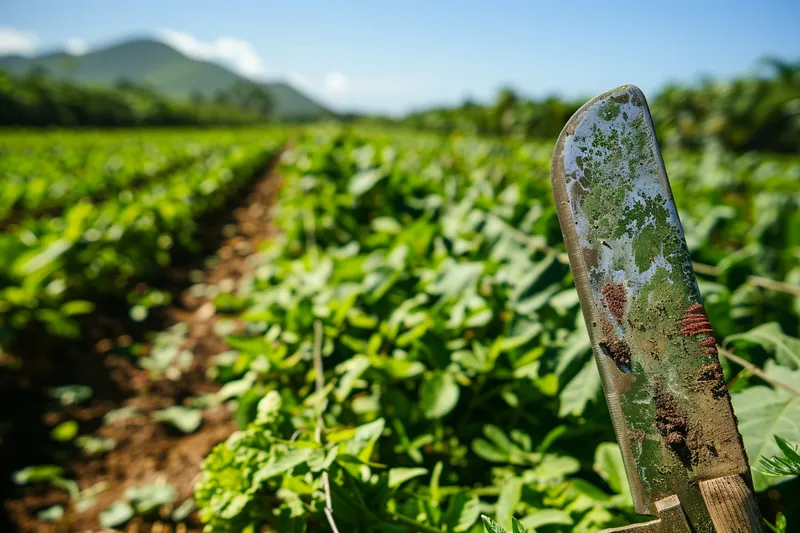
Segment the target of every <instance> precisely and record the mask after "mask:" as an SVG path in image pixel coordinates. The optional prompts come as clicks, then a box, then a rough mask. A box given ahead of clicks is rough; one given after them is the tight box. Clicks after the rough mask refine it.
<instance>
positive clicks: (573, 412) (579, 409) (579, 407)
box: [558, 358, 601, 418]
mask: <svg viewBox="0 0 800 533" xmlns="http://www.w3.org/2000/svg"><path fill="white" fill-rule="evenodd" d="M600 391H601V384H600V373H599V372H598V371H597V365H596V364H595V362H594V358H591V359H589V360H588V361H587V362H586V364H584V365H583V368H581V370H580V372H578V373H577V374H576V375H575V377H574V378H572V379H571V380H570V381H569V383H567V386H566V387H564V388H563V389H562V391H561V394H560V395H559V400H560V405H559V409H558V416H559V417H562V418H565V417H567V416H580V415H582V414H583V412H584V410H585V409H586V406H587V405H588V404H589V403H590V402H593V401H595V400H596V399H597V398H598V396H599V395H600Z"/></svg>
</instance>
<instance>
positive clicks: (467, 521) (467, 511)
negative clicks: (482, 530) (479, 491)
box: [442, 491, 480, 532]
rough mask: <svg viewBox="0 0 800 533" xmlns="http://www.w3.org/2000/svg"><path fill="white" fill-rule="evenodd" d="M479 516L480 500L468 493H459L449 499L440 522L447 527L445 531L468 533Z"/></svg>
mask: <svg viewBox="0 0 800 533" xmlns="http://www.w3.org/2000/svg"><path fill="white" fill-rule="evenodd" d="M479 515H480V500H479V499H478V497H477V496H472V495H470V494H469V493H468V492H466V491H465V492H459V493H457V494H455V495H454V496H452V497H451V498H450V503H449V505H448V506H447V511H445V513H444V515H443V516H442V522H443V523H444V524H445V526H446V527H447V531H453V532H460V531H468V530H469V528H471V527H472V525H473V524H474V523H475V522H477V520H478V516H479Z"/></svg>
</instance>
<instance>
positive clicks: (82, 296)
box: [0, 129, 282, 343]
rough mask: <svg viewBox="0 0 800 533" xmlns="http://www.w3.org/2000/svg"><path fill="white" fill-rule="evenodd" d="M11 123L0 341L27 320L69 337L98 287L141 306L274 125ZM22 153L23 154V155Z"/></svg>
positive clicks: (160, 300)
mask: <svg viewBox="0 0 800 533" xmlns="http://www.w3.org/2000/svg"><path fill="white" fill-rule="evenodd" d="M140 135H142V133H139V134H135V133H134V134H131V133H117V134H111V135H106V134H103V135H100V134H97V133H94V132H87V133H80V134H76V133H72V134H70V135H69V136H67V135H65V134H63V133H60V132H56V133H48V134H45V135H31V134H28V133H15V134H12V135H7V136H6V137H4V139H3V141H2V142H0V171H2V173H3V175H2V179H3V182H4V183H5V184H6V186H5V187H4V189H3V191H2V192H0V212H4V213H5V216H6V217H7V218H6V219H5V225H3V226H0V251H2V253H0V343H2V342H8V341H9V340H13V337H14V335H15V334H16V333H18V332H19V331H21V330H23V329H24V328H25V327H26V326H27V325H28V324H29V323H32V322H35V323H39V324H43V325H44V326H45V328H46V329H47V331H48V332H50V333H51V334H55V335H63V336H77V335H79V334H80V330H79V328H78V325H77V321H76V318H75V317H77V316H79V315H84V314H86V313H90V312H92V311H93V309H94V301H96V300H97V299H98V298H101V297H109V296H111V297H118V298H126V297H127V299H128V300H129V301H130V303H131V305H133V306H135V307H137V308H139V309H140V310H141V312H144V313H145V314H146V312H147V309H148V308H151V307H156V306H159V305H164V304H166V303H168V302H167V300H166V298H165V296H164V294H163V293H159V292H158V291H154V290H153V289H151V288H149V285H148V284H147V282H148V281H152V280H154V279H157V276H158V275H159V273H161V272H162V269H163V268H164V267H166V266H168V265H169V264H171V263H172V262H173V260H174V257H175V256H178V255H180V254H181V253H183V251H185V250H197V249H198V247H199V242H198V237H200V235H199V234H198V232H199V230H200V229H201V226H200V225H199V222H200V221H201V219H202V217H204V216H207V215H208V214H209V213H213V212H214V210H218V209H219V208H221V207H223V206H224V205H225V201H226V200H227V199H228V198H229V197H230V196H231V195H233V194H234V193H236V191H238V190H240V189H241V187H243V186H245V185H247V184H248V182H249V181H250V180H252V179H253V178H254V176H256V175H257V174H258V173H259V172H263V170H264V168H265V166H266V164H267V162H268V161H269V159H270V158H271V157H273V156H274V155H275V153H276V151H277V150H278V147H279V145H280V142H281V140H282V133H270V132H268V131H265V130H249V129H248V130H229V131H227V132H220V131H217V132H213V133H206V132H191V131H172V132H168V133H167V132H164V133H154V134H152V135H148V136H147V139H143V138H141V137H140ZM31 156H33V158H31Z"/></svg>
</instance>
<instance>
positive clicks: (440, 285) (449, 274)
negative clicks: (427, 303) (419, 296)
mask: <svg viewBox="0 0 800 533" xmlns="http://www.w3.org/2000/svg"><path fill="white" fill-rule="evenodd" d="M482 273H483V263H477V262H472V263H470V262H464V263H460V262H456V261H450V262H448V263H445V264H444V265H442V268H441V269H440V271H439V275H438V277H437V278H436V280H434V282H433V283H432V284H430V285H429V286H428V292H429V293H431V294H441V295H444V296H447V297H451V298H452V297H455V296H461V295H462V293H464V292H465V291H468V290H470V289H472V288H474V287H475V284H476V283H477V281H478V278H480V276H481V274H482Z"/></svg>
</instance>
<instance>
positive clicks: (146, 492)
mask: <svg viewBox="0 0 800 533" xmlns="http://www.w3.org/2000/svg"><path fill="white" fill-rule="evenodd" d="M177 493H178V492H177V490H176V489H175V487H174V486H172V485H170V484H168V483H153V484H150V485H142V486H140V487H131V488H129V489H128V490H126V491H125V497H126V498H127V499H128V500H129V501H130V502H131V504H133V506H134V508H135V509H136V512H137V513H138V514H142V515H145V514H148V513H151V512H153V511H155V510H157V509H158V508H159V507H162V506H165V505H170V504H172V502H173V501H174V500H175V497H176V496H177Z"/></svg>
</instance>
